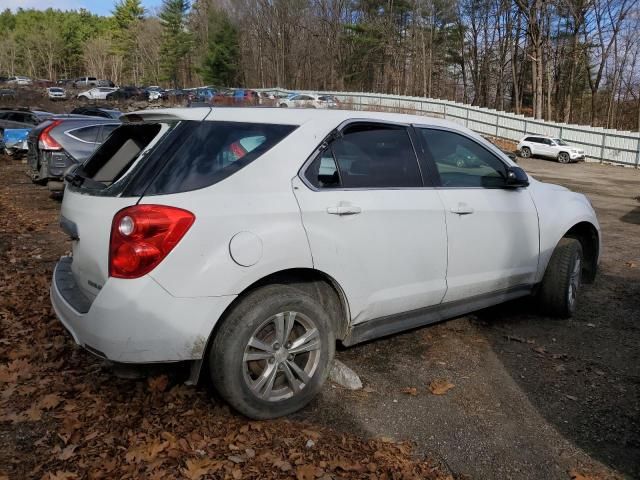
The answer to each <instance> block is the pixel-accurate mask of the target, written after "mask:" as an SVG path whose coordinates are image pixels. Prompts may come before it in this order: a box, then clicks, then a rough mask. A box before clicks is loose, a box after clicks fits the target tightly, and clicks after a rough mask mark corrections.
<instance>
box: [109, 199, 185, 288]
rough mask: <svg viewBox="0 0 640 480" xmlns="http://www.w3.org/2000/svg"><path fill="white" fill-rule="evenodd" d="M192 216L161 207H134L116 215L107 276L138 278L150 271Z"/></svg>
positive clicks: (112, 226) (180, 233) (182, 234)
mask: <svg viewBox="0 0 640 480" xmlns="http://www.w3.org/2000/svg"><path fill="white" fill-rule="evenodd" d="M195 218H196V217H195V215H193V213H191V212H188V211H187V210H182V209H180V208H175V207H167V206H164V205H134V206H133V207H127V208H124V209H122V210H120V211H119V212H118V213H116V215H115V217H114V218H113V224H112V225H111V242H110V244H109V276H111V277H115V278H138V277H141V276H142V275H145V274H147V273H149V272H150V271H151V270H153V269H154V268H155V267H156V266H157V265H158V264H159V263H160V262H162V260H164V258H165V257H166V256H167V255H168V254H169V252H170V251H171V250H173V248H174V247H175V246H176V245H177V244H178V242H179V241H180V240H181V239H182V237H183V236H184V234H185V233H187V231H188V230H189V228H191V225H193V222H194V221H195Z"/></svg>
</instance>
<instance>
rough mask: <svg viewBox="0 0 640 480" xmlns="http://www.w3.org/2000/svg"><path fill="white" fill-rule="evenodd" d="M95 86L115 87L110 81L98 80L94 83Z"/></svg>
mask: <svg viewBox="0 0 640 480" xmlns="http://www.w3.org/2000/svg"><path fill="white" fill-rule="evenodd" d="M96 86H98V87H115V86H116V85H115V83H113V82H112V81H111V80H98V81H97V82H96Z"/></svg>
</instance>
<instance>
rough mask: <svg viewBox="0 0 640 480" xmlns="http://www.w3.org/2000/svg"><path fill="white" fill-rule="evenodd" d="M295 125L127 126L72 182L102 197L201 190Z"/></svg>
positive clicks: (183, 123)
mask: <svg viewBox="0 0 640 480" xmlns="http://www.w3.org/2000/svg"><path fill="white" fill-rule="evenodd" d="M295 128H296V127H295V126H292V125H274V124H263V123H242V122H215V121H205V122H198V121H180V122H173V123H130V124H124V125H122V126H120V127H118V128H117V129H115V130H114V131H113V133H111V135H110V136H109V137H108V139H107V140H106V141H105V142H104V143H103V144H102V146H101V147H100V148H99V149H98V150H97V151H96V152H95V153H94V154H93V156H91V157H90V158H89V159H88V160H87V161H86V162H85V164H84V165H82V166H80V167H79V168H78V169H77V170H76V171H75V173H74V174H73V175H72V176H71V177H70V178H68V180H69V181H70V183H71V185H72V186H73V188H81V189H82V190H84V191H88V190H91V191H94V192H95V194H99V195H120V194H122V195H123V196H140V195H164V194H170V193H179V192H187V191H191V190H197V189H200V188H204V187H208V186H211V185H213V184H215V183H217V182H219V181H221V180H223V179H225V178H227V177H229V176H230V175H233V174H234V173H235V172H237V171H238V170H240V169H241V168H243V167H245V166H246V165H248V164H249V163H251V162H253V161H254V160H255V159H257V158H258V157H260V156H261V155H263V154H264V153H265V152H266V151H268V150H269V149H270V148H272V147H273V146H274V145H276V144H277V143H278V142H280V141H281V140H282V139H283V138H285V137H286V136H287V135H288V134H290V133H291V132H292V131H293V130H295ZM120 180H122V181H120ZM118 185H120V186H118Z"/></svg>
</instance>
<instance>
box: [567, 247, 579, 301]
mask: <svg viewBox="0 0 640 480" xmlns="http://www.w3.org/2000/svg"><path fill="white" fill-rule="evenodd" d="M581 282H582V259H581V258H580V256H579V255H578V256H577V257H576V259H575V261H574V262H573V269H572V270H571V275H570V277H569V290H568V292H567V295H568V296H569V298H568V300H569V305H571V307H572V308H573V306H574V305H575V303H576V299H577V297H578V290H579V289H580V284H581Z"/></svg>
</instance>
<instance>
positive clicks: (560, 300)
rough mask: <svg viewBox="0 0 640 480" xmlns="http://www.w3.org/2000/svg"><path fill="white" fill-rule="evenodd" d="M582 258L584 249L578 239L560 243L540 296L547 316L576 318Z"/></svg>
mask: <svg viewBox="0 0 640 480" xmlns="http://www.w3.org/2000/svg"><path fill="white" fill-rule="evenodd" d="M583 258H584V257H583V254H582V245H581V244H580V242H579V241H578V240H576V239H575V238H563V239H562V240H560V242H558V245H557V246H556V248H555V250H554V251H553V255H551V260H549V264H548V265H547V270H546V271H545V273H544V278H543V279H542V284H541V285H540V291H539V292H538V296H539V299H540V305H541V307H542V309H543V311H544V312H545V313H548V314H550V315H553V316H557V317H562V318H569V317H571V316H572V315H573V314H574V312H575V310H576V303H577V299H578V292H579V291H580V287H581V285H582V267H583Z"/></svg>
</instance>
